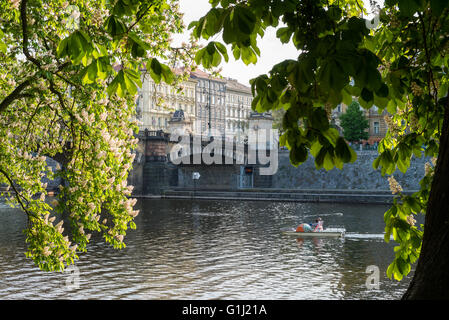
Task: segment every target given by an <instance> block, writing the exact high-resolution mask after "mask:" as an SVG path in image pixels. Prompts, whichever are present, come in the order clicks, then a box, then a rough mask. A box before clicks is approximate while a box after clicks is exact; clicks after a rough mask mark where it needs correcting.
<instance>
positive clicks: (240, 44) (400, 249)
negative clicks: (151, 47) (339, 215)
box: [189, 0, 449, 297]
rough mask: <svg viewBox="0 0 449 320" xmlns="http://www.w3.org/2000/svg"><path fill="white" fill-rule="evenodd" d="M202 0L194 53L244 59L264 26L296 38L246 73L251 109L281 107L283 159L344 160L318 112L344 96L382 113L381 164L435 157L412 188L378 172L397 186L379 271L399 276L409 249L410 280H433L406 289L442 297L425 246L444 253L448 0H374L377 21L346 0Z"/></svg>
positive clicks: (446, 260)
mask: <svg viewBox="0 0 449 320" xmlns="http://www.w3.org/2000/svg"><path fill="white" fill-rule="evenodd" d="M210 3H211V6H212V8H211V9H210V11H209V12H208V13H207V14H206V15H205V16H203V17H202V18H201V19H199V20H198V21H195V22H193V23H192V24H191V25H190V26H189V28H191V29H192V32H193V34H194V36H196V37H197V38H203V39H206V40H207V39H211V38H212V39H213V41H210V42H209V44H208V45H207V46H206V47H205V48H203V49H201V50H200V51H199V52H198V54H197V55H196V62H197V63H202V64H203V65H204V66H216V64H217V63H219V62H220V61H221V60H222V58H224V59H225V60H227V59H228V49H229V50H230V51H231V53H232V54H233V56H234V57H235V59H241V60H242V61H243V62H244V63H245V64H250V63H256V61H257V57H258V56H259V55H260V50H259V48H258V39H259V38H260V37H263V36H264V34H265V32H266V30H267V28H275V29H276V35H277V38H278V39H279V40H280V42H282V43H287V42H291V43H293V44H294V45H295V47H296V48H297V49H298V58H297V59H294V60H293V59H292V60H285V61H279V63H278V64H276V65H274V66H273V68H272V70H271V71H270V72H269V73H268V74H263V75H260V76H258V77H257V78H255V79H252V80H251V86H252V91H253V95H254V96H255V98H254V100H253V104H252V108H253V109H254V110H256V111H258V112H264V111H269V110H277V109H281V108H282V109H284V110H286V112H285V115H284V117H283V123H282V127H283V129H284V133H283V135H282V136H281V138H280V142H281V144H282V145H284V146H287V147H288V148H289V150H290V160H291V162H292V163H293V164H294V165H299V164H301V163H303V162H304V161H305V160H306V159H307V157H308V155H309V153H310V154H312V155H313V157H314V160H315V164H316V167H317V168H321V167H324V168H326V169H327V170H330V169H332V168H334V167H337V168H342V166H343V164H344V163H348V162H352V161H355V158H356V154H355V153H354V152H353V151H352V149H351V148H349V147H348V145H347V143H346V142H345V140H344V139H343V138H342V137H340V136H339V134H338V132H337V131H336V130H335V129H333V128H331V127H330V125H329V119H328V116H327V115H328V114H329V113H330V111H331V110H332V109H334V108H335V107H336V106H337V105H338V104H339V103H341V102H344V103H345V104H347V105H349V104H350V103H351V101H352V100H353V99H355V100H357V101H358V102H359V103H360V105H361V106H362V107H363V108H366V109H368V108H371V107H372V106H373V105H375V106H377V107H378V110H379V113H381V112H383V111H384V110H385V109H386V110H387V111H388V113H389V114H390V115H391V116H389V117H388V118H387V119H386V120H387V122H388V127H389V130H388V133H387V135H386V137H385V138H384V139H383V140H382V141H381V142H380V144H379V148H378V152H379V155H378V157H377V159H376V160H375V161H374V163H373V167H374V168H375V169H379V170H380V173H381V174H382V175H392V174H393V173H394V172H395V171H396V170H397V169H398V170H400V171H402V172H406V171H407V169H408V167H409V165H410V159H411V158H412V157H413V156H415V157H421V156H423V155H425V156H428V157H430V158H433V159H436V158H438V160H437V161H436V162H435V161H433V162H434V164H433V165H432V164H430V162H429V164H427V165H426V170H425V171H424V168H423V178H422V180H421V182H420V185H421V189H420V190H419V191H418V192H416V193H414V194H404V193H403V192H402V191H401V190H402V188H400V186H398V185H397V182H396V184H395V183H394V182H395V180H394V178H393V177H390V178H391V179H390V184H392V188H393V189H394V190H393V191H394V192H397V191H398V190H399V192H398V194H397V195H396V197H395V199H394V204H393V205H392V207H391V209H389V210H388V211H387V212H386V213H385V216H384V220H385V225H386V227H385V231H386V233H385V240H386V241H390V236H391V235H392V236H393V238H394V240H395V242H397V244H398V245H397V246H396V247H395V248H394V251H395V258H394V260H393V262H392V263H391V265H390V266H389V268H388V270H387V274H388V276H389V277H394V278H395V279H397V280H400V279H402V278H403V277H404V276H405V275H407V274H408V273H409V272H410V270H411V265H412V264H413V263H414V262H415V261H416V260H417V259H418V257H420V262H419V263H418V267H417V270H416V273H415V278H417V279H418V278H420V279H422V281H418V280H417V281H414V282H415V283H418V282H420V284H422V285H423V286H428V287H429V288H430V286H434V290H433V293H431V290H430V289H429V290H427V291H426V290H421V291H420V293H419V294H418V293H417V292H418V291H419V290H418V291H414V293H413V294H410V295H409V297H412V296H414V297H429V296H432V294H434V295H438V294H440V293H441V295H442V296H446V297H447V294H448V292H449V290H448V289H447V288H448V286H449V279H448V277H447V276H444V273H442V272H446V271H445V270H447V267H448V266H449V256H447V255H446V256H445V257H435V254H442V253H443V252H446V251H448V252H449V250H446V249H447V246H448V245H447V243H448V242H449V240H448V236H449V221H448V219H449V217H448V211H447V200H448V199H447V196H446V195H447V194H448V191H449V176H448V173H447V172H446V171H445V170H446V169H445V168H446V167H448V165H449V158H448V157H446V156H443V154H445V152H447V151H448V148H449V144H448V143H446V141H448V139H447V138H446V137H448V136H449V106H448V104H449V101H448V98H447V93H448V88H449V82H448V80H449V79H448V76H447V75H448V72H449V69H448V68H449V48H448V41H449V9H448V7H449V2H448V1H446V0H385V3H384V5H383V8H382V10H381V11H380V13H379V16H378V18H379V20H380V21H374V20H373V21H371V20H366V19H364V18H363V17H364V16H365V17H366V9H365V8H364V7H363V2H362V1H357V0H210ZM378 22H379V23H378ZM217 34H221V36H222V40H223V42H224V43H225V44H226V45H228V49H227V48H226V46H224V45H223V44H222V43H219V42H218V41H217V38H216V35H217ZM443 142H444V143H443ZM437 177H438V178H437ZM432 183H433V184H432ZM432 199H433V200H432ZM445 203H446V209H444V206H443V205H444V204H445ZM420 213H426V218H425V219H426V223H425V226H426V229H425V230H426V232H425V233H424V234H425V235H424V240H423V232H424V226H422V225H421V226H417V225H415V222H416V221H415V219H414V217H415V215H417V214H420ZM426 237H427V238H426ZM426 243H428V244H427V245H426ZM421 260H422V261H421ZM435 263H440V265H439V266H438V267H436V264H435ZM420 265H422V266H423V267H422V268H421V267H420ZM424 266H425V267H424ZM443 269H444V271H441V270H443ZM437 270H440V272H439V273H438V272H437ZM423 286H421V288H423ZM418 287H419V285H416V286H415V288H418ZM423 292H427V293H426V294H427V295H426V294H424V293H423ZM420 294H421V295H420Z"/></svg>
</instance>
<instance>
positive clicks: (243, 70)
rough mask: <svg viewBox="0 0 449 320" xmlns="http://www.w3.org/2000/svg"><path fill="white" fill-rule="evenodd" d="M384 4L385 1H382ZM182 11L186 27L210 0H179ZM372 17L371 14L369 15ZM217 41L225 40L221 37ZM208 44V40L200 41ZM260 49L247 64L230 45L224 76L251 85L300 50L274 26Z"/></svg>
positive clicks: (178, 38) (178, 37)
mask: <svg viewBox="0 0 449 320" xmlns="http://www.w3.org/2000/svg"><path fill="white" fill-rule="evenodd" d="M368 1H369V0H364V1H363V2H364V3H365V8H369V5H367V3H368ZM380 2H381V3H382V4H383V1H380ZM179 5H180V11H181V12H183V13H184V23H185V25H186V27H187V26H188V25H189V24H190V22H192V21H196V20H198V19H199V18H201V17H202V16H204V15H205V14H206V13H207V12H208V11H209V10H210V8H211V6H210V4H209V0H179ZM368 17H369V18H371V16H368ZM190 31H191V30H186V32H185V33H184V34H183V35H176V36H174V37H173V38H174V41H175V44H180V43H182V42H187V41H188V39H189V36H188V35H189V33H190ZM217 41H220V42H223V41H222V39H221V38H220V37H218V38H217ZM200 43H204V44H206V43H207V41H204V40H203V42H200ZM258 46H259V49H260V57H258V61H257V64H255V65H254V64H250V65H248V66H247V65H245V64H244V63H243V62H242V61H241V60H238V61H235V59H234V56H233V55H232V53H231V50H230V47H228V56H229V61H228V62H227V63H226V62H223V63H222V65H221V67H222V72H221V74H222V76H224V77H230V78H233V79H237V80H238V81H239V82H240V83H243V84H245V85H248V86H249V80H250V79H252V78H255V77H257V76H259V75H261V74H266V73H268V72H269V71H270V70H271V69H272V67H273V66H274V65H275V64H277V63H279V62H282V61H284V60H285V59H296V58H297V57H298V54H299V53H298V50H297V49H296V48H295V47H294V46H293V44H291V43H288V44H282V43H281V42H280V41H279V39H277V38H276V30H275V29H274V28H268V29H267V30H266V32H265V36H264V37H263V38H262V39H260V38H259V41H258Z"/></svg>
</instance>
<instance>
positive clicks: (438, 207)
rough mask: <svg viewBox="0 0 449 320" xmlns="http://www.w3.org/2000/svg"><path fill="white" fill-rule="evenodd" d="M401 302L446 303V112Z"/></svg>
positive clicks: (448, 116) (448, 148)
mask: <svg viewBox="0 0 449 320" xmlns="http://www.w3.org/2000/svg"><path fill="white" fill-rule="evenodd" d="M402 299H449V108H448V107H446V110H445V112H444V121H443V129H442V132H441V137H440V147H439V154H438V161H437V164H436V168H435V174H434V177H433V181H432V186H431V191H430V195H429V201H428V204H427V212H426V217H425V223H424V236H423V242H422V248H421V254H420V256H419V260H418V264H417V266H416V270H415V274H414V277H413V279H412V281H411V283H410V286H409V287H408V289H407V291H406V292H405V294H404V296H403V297H402Z"/></svg>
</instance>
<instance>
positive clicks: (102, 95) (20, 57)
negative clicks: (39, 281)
mask: <svg viewBox="0 0 449 320" xmlns="http://www.w3.org/2000/svg"><path fill="white" fill-rule="evenodd" d="M182 30H183V25H182V15H181V14H180V13H179V12H178V4H177V2H176V1H172V0H151V1H143V0H142V1H141V0H115V1H103V0H87V1H86V0H84V1H64V0H45V1H40V0H22V1H20V0H1V1H0V68H1V74H0V186H1V187H2V188H1V190H2V191H1V196H2V197H4V198H5V199H6V200H7V201H8V203H9V204H10V205H12V206H15V207H20V208H21V209H22V211H23V212H24V213H25V214H26V215H27V218H28V220H27V221H28V223H27V227H26V229H25V234H26V242H27V244H28V249H27V252H26V255H27V256H28V257H29V258H31V259H33V260H34V262H35V263H36V264H37V265H38V266H39V267H40V268H41V269H43V270H62V269H63V268H64V267H65V266H67V265H69V264H72V263H73V262H74V261H75V260H76V259H77V258H78V254H79V253H80V252H83V251H85V250H86V245H87V244H88V242H89V239H90V237H91V234H92V232H99V233H101V234H102V236H103V238H104V240H105V241H106V242H107V243H109V244H110V245H112V246H113V247H114V248H123V247H125V243H124V236H125V235H126V232H127V230H128V228H131V229H134V228H135V227H136V225H135V223H134V222H133V219H134V217H135V216H136V215H137V214H138V211H136V210H134V208H133V206H134V204H135V202H136V199H132V198H130V196H131V191H132V189H133V187H132V186H130V185H128V183H127V177H128V173H129V170H130V169H131V167H132V163H133V159H134V156H135V154H134V153H133V149H134V148H135V147H136V143H137V139H136V138H135V136H134V134H135V133H136V132H137V130H138V127H137V123H136V121H135V120H133V119H134V114H135V95H136V93H137V89H138V87H140V86H141V79H142V77H141V70H145V72H147V73H149V74H150V76H151V77H152V78H153V79H154V80H155V81H156V82H159V81H161V80H163V81H166V82H168V83H171V82H172V81H173V79H174V75H173V73H172V72H171V70H170V68H169V67H168V66H167V65H165V64H163V63H161V62H160V61H168V60H169V59H170V57H172V56H173V55H174V52H173V50H172V48H171V47H170V35H171V34H172V33H179V32H181V31H182ZM177 50H178V51H179V48H178V49H177ZM179 56H180V55H178V59H179ZM159 60H160V61H159ZM144 66H146V68H144ZM47 158H53V159H55V160H57V161H58V162H59V164H58V166H57V167H56V170H52V168H51V167H50V166H49V165H48V164H47ZM44 176H45V177H47V178H48V179H55V178H60V179H61V181H63V184H61V185H60V186H59V192H58V194H57V197H56V198H53V199H49V198H48V197H46V195H47V184H46V183H44V182H43V181H44V180H43V177H44ZM66 216H67V217H66Z"/></svg>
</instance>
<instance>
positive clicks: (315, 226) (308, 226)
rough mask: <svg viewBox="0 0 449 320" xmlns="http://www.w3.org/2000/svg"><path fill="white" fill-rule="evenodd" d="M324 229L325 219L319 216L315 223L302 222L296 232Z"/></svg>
mask: <svg viewBox="0 0 449 320" xmlns="http://www.w3.org/2000/svg"><path fill="white" fill-rule="evenodd" d="M320 231H323V220H322V219H321V218H318V219H316V220H315V222H314V223H301V224H300V225H299V226H298V227H297V228H296V232H320Z"/></svg>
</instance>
